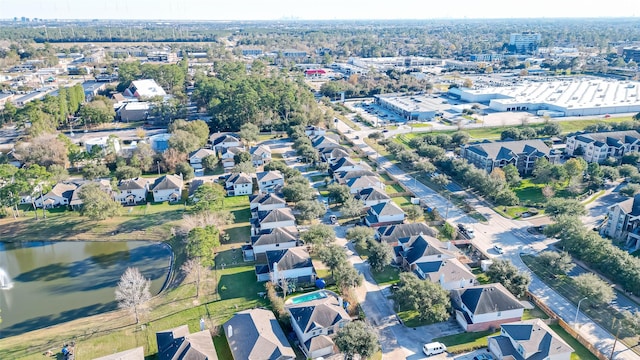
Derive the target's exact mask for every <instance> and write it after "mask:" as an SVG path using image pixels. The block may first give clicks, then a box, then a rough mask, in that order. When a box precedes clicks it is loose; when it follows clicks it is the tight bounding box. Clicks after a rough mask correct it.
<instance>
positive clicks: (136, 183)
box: [115, 178, 149, 205]
mask: <svg viewBox="0 0 640 360" xmlns="http://www.w3.org/2000/svg"><path fill="white" fill-rule="evenodd" d="M118 190H119V192H118V193H117V194H116V196H115V199H116V200H117V201H120V203H121V204H122V205H137V204H140V203H145V202H146V201H147V193H148V192H149V179H144V178H135V179H127V180H120V181H119V182H118Z"/></svg>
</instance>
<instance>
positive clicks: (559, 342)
mask: <svg viewBox="0 0 640 360" xmlns="http://www.w3.org/2000/svg"><path fill="white" fill-rule="evenodd" d="M488 343H489V351H491V353H493V355H494V356H495V357H496V359H508V358H512V359H515V360H570V359H571V353H573V352H574V349H573V348H572V347H571V346H569V344H567V343H566V342H565V341H564V340H563V339H562V338H561V337H560V336H558V334H556V333H555V332H554V331H553V330H551V328H549V326H547V324H545V323H544V321H542V320H540V319H531V320H525V321H519V322H514V323H508V324H502V325H500V335H498V336H491V337H489V339H488Z"/></svg>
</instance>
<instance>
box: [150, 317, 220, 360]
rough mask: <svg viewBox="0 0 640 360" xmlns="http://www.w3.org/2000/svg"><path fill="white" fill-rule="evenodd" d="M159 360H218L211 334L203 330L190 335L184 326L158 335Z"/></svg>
mask: <svg viewBox="0 0 640 360" xmlns="http://www.w3.org/2000/svg"><path fill="white" fill-rule="evenodd" d="M156 340H157V343H158V359H159V360H218V355H217V354H216V349H215V348H214V346H213V340H212V339H211V333H210V332H209V330H203V331H200V332H197V333H193V334H189V327H188V326H187V325H182V326H179V327H177V328H174V329H170V330H164V331H158V332H157V333H156Z"/></svg>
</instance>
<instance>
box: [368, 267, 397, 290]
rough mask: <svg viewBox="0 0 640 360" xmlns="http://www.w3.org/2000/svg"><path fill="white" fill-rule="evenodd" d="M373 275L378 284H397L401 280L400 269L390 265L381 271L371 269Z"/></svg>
mask: <svg viewBox="0 0 640 360" xmlns="http://www.w3.org/2000/svg"><path fill="white" fill-rule="evenodd" d="M371 275H372V276H373V279H374V280H375V281H376V282H377V283H378V285H387V284H395V283H397V282H398V281H399V280H400V270H398V269H396V268H394V267H391V266H389V265H387V266H385V268H384V269H383V270H382V271H381V272H377V271H374V270H371Z"/></svg>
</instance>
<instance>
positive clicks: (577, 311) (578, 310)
mask: <svg viewBox="0 0 640 360" xmlns="http://www.w3.org/2000/svg"><path fill="white" fill-rule="evenodd" d="M583 300H587V297H586V296H585V297H583V298H582V299H580V301H578V308H577V309H576V317H575V319H574V320H573V323H574V324H575V326H576V329H577V328H578V313H579V312H580V303H581V302H582V301H583Z"/></svg>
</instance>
